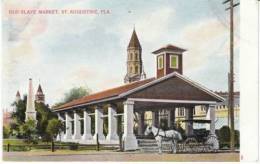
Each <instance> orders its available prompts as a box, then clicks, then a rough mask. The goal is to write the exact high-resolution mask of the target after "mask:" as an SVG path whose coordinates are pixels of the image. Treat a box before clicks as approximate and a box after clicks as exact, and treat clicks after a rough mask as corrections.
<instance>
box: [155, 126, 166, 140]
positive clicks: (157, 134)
mask: <svg viewBox="0 0 260 164" xmlns="http://www.w3.org/2000/svg"><path fill="white" fill-rule="evenodd" d="M159 132H160V129H159V128H158V131H157V133H156V135H155V136H154V137H157V136H160V137H165V138H167V137H166V132H165V131H163V132H164V136H163V135H159Z"/></svg>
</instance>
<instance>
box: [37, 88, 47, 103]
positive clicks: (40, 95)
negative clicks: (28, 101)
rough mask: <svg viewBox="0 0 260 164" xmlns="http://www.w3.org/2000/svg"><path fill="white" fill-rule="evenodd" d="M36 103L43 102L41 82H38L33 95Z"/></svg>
mask: <svg viewBox="0 0 260 164" xmlns="http://www.w3.org/2000/svg"><path fill="white" fill-rule="evenodd" d="M35 102H36V103H43V104H44V103H45V95H44V94H43V91H42V87H41V84H39V86H38V89H37V92H36V95H35Z"/></svg>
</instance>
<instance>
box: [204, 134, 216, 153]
mask: <svg viewBox="0 0 260 164" xmlns="http://www.w3.org/2000/svg"><path fill="white" fill-rule="evenodd" d="M206 144H209V145H210V146H209V148H210V150H214V151H216V150H218V149H219V142H218V138H217V137H216V135H209V136H208V137H207V141H206Z"/></svg>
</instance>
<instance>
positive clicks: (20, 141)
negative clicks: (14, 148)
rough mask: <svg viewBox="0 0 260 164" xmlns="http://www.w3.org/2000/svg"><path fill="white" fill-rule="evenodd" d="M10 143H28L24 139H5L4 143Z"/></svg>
mask: <svg viewBox="0 0 260 164" xmlns="http://www.w3.org/2000/svg"><path fill="white" fill-rule="evenodd" d="M8 143H9V144H10V145H24V144H26V143H25V142H24V140H23V139H4V140H3V145H7V144H8Z"/></svg>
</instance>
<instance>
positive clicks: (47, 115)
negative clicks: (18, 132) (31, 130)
mask: <svg viewBox="0 0 260 164" xmlns="http://www.w3.org/2000/svg"><path fill="white" fill-rule="evenodd" d="M35 108H36V111H37V116H36V117H37V134H38V135H39V136H41V138H42V140H43V141H49V140H50V136H49V134H47V133H46V128H47V125H48V121H49V120H50V119H52V118H55V117H56V116H55V114H54V113H53V112H51V110H50V108H49V106H48V105H45V104H43V103H35Z"/></svg>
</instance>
